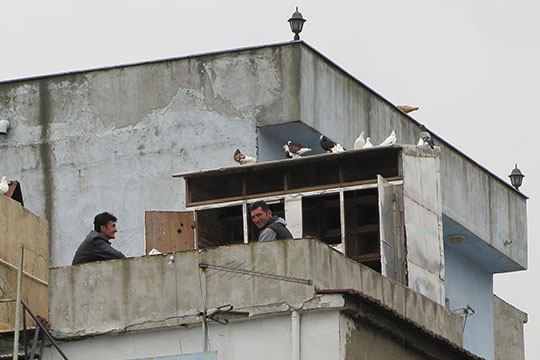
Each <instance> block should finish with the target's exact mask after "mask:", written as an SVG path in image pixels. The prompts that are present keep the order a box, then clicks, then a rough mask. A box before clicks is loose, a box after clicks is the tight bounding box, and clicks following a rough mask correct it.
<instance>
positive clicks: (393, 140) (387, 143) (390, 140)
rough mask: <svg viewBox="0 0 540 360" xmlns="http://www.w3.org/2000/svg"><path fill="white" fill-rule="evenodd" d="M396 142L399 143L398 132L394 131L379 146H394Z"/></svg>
mask: <svg viewBox="0 0 540 360" xmlns="http://www.w3.org/2000/svg"><path fill="white" fill-rule="evenodd" d="M396 141H397V135H396V130H392V132H391V133H390V135H389V136H388V137H387V138H386V139H385V140H384V141H383V142H382V143H380V144H379V146H390V145H394V144H395V143H396Z"/></svg>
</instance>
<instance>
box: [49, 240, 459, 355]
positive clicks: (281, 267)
mask: <svg viewBox="0 0 540 360" xmlns="http://www.w3.org/2000/svg"><path fill="white" fill-rule="evenodd" d="M169 256H170V255H162V256H160V255H158V256H146V257H139V258H132V259H126V260H111V261H105V262H98V263H89V264H83V265H77V266H70V267H62V268H55V269H51V272H50V279H51V280H50V285H49V290H50V291H49V296H50V316H51V325H52V327H53V328H54V329H55V330H56V331H58V332H60V333H62V334H63V335H88V334H99V333H104V332H108V331H123V330H129V329H133V328H155V327H163V326H170V325H178V324H185V323H192V322H196V321H197V320H196V317H195V314H196V313H197V312H198V311H199V309H200V306H201V293H200V291H199V289H200V280H199V269H198V263H199V262H202V261H205V262H208V263H210V264H217V265H225V264H229V266H232V267H234V266H235V265H236V266H242V267H243V268H244V267H248V268H249V269H254V270H258V271H265V272H269V273H274V274H279V275H286V276H292V277H297V278H305V279H312V280H313V286H308V285H303V284H296V283H289V282H285V281H276V280H270V279H263V278H258V277H246V276H238V275H237V276H233V275H234V274H230V273H222V272H216V271H215V270H210V272H209V274H210V276H208V290H207V294H208V307H209V308H212V307H217V306H218V305H222V304H227V303H230V304H233V305H234V306H235V308H236V309H238V308H244V307H254V306H267V305H269V304H276V306H281V305H279V304H282V303H287V304H289V305H291V306H294V307H297V306H300V305H301V304H302V303H303V302H305V301H307V300H309V299H311V298H312V297H313V296H314V287H316V288H321V289H345V288H352V289H357V290H360V291H362V292H364V293H366V294H368V295H370V296H373V297H375V298H376V299H379V300H381V301H382V302H384V303H385V304H387V305H389V306H390V307H392V308H394V309H396V310H397V311H398V312H400V313H402V314H404V315H405V316H407V317H409V318H411V319H413V320H414V321H416V322H418V323H420V324H421V325H423V326H425V327H426V328H428V329H431V330H432V331H434V332H435V333H438V334H441V335H442V336H444V337H446V338H448V339H450V340H451V341H453V342H456V343H458V344H461V343H462V334H461V329H462V320H461V318H460V317H459V316H457V315H455V314H453V313H452V312H451V311H449V310H448V309H446V308H444V307H442V306H440V305H439V304H437V303H435V302H433V301H431V300H429V299H428V298H427V297H425V296H422V295H420V294H418V293H416V292H414V291H412V290H410V289H408V288H406V287H405V286H403V285H401V284H398V283H396V282H394V281H392V280H390V279H388V278H386V277H384V276H382V275H380V274H379V273H376V272H374V271H372V270H371V269H369V268H367V267H365V266H363V265H361V264H359V263H357V262H355V261H353V260H350V259H348V258H347V257H345V256H344V255H342V254H341V253H339V252H337V251H335V250H333V249H331V248H330V247H328V246H327V245H326V244H323V243H321V242H319V241H317V240H311V239H309V240H308V239H303V240H295V241H290V240H289V241H273V242H266V243H250V244H239V245H233V246H226V247H219V248H213V249H206V250H202V251H186V252H177V253H175V254H174V257H175V259H174V261H173V262H171V263H169V262H170V260H169Z"/></svg>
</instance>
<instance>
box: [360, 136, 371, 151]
mask: <svg viewBox="0 0 540 360" xmlns="http://www.w3.org/2000/svg"><path fill="white" fill-rule="evenodd" d="M372 147H373V144H372V143H371V138H370V137H369V136H368V137H367V139H366V143H365V144H364V146H363V147H362V149H369V148H372Z"/></svg>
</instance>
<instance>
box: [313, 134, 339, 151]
mask: <svg viewBox="0 0 540 360" xmlns="http://www.w3.org/2000/svg"><path fill="white" fill-rule="evenodd" d="M319 143H320V144H321V148H322V149H323V150H324V151H326V152H328V153H330V152H331V153H335V154H336V153H340V152H344V151H345V149H344V148H343V146H341V144H337V143H335V142H334V141H332V140H330V139H329V138H327V137H326V136H324V135H321V136H320V138H319Z"/></svg>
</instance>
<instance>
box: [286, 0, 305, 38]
mask: <svg viewBox="0 0 540 360" xmlns="http://www.w3.org/2000/svg"><path fill="white" fill-rule="evenodd" d="M288 21H289V25H290V26H291V31H292V32H293V33H294V40H300V35H298V34H300V33H301V32H302V28H303V27H304V23H305V22H306V19H304V18H303V17H302V14H301V13H300V11H298V6H297V7H296V11H295V12H294V13H293V14H292V16H291V18H290V19H289V20H288Z"/></svg>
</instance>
